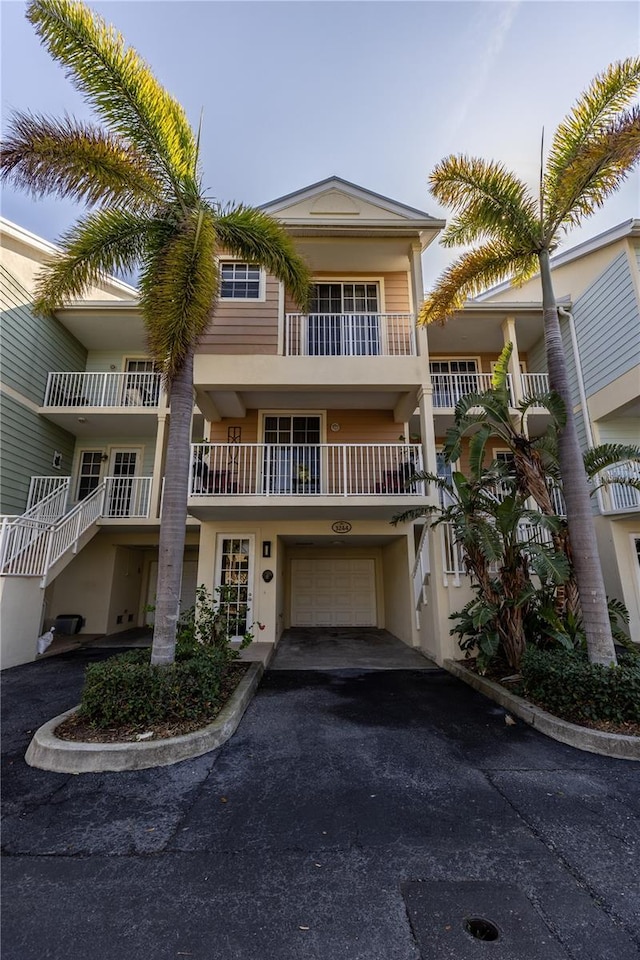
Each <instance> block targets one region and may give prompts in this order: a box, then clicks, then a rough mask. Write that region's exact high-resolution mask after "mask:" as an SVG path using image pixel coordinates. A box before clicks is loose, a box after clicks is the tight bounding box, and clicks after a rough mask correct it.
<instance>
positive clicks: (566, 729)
mask: <svg viewBox="0 0 640 960" xmlns="http://www.w3.org/2000/svg"><path fill="white" fill-rule="evenodd" d="M443 666H444V669H445V670H448V671H449V673H452V674H453V675H454V677H457V678H458V679H459V680H462V681H464V683H468V684H469V686H470V687H473V689H474V690H477V691H478V692H479V693H483V694H484V695H485V697H489V699H490V700H494V701H495V702H496V703H499V704H500V706H501V707H504V708H505V709H506V710H509V712H510V713H513V714H515V716H516V717H520V719H521V720H524V722H525V723H528V724H529V725H530V726H532V727H534V728H535V729H536V730H539V731H540V733H544V734H545V735H546V736H547V737H551V738H552V739H553V740H559V741H560V743H567V744H569V746H571V747H576V748H577V749H578V750H586V751H587V752H588V753H599V754H601V755H602V756H604V757H613V758H614V759H616V760H640V737H631V736H627V735H625V734H621V733H604V732H603V731H601V730H591V729H590V728H589V727H581V726H578V724H576V723H569V722H568V721H567V720H561V719H560V717H555V716H554V715H553V714H551V713H547V711H546V710H543V709H542V707H536V706H535V705H534V704H532V703H529V701H528V700H523V699H522V697H518V696H516V694H515V693H509V691H508V690H505V688H504V687H502V686H501V685H500V684H499V683H494V681H493V680H487V678H486V677H481V676H479V675H478V674H477V673H473V672H472V671H471V670H467V668H466V667H464V666H462V665H461V663H460V662H459V661H457V660H445V661H444V664H443Z"/></svg>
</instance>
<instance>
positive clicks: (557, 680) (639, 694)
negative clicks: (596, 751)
mask: <svg viewBox="0 0 640 960" xmlns="http://www.w3.org/2000/svg"><path fill="white" fill-rule="evenodd" d="M521 673H522V681H523V692H524V694H525V696H527V697H530V698H531V699H532V700H533V701H535V702H536V703H540V704H541V705H543V706H544V707H545V708H546V709H547V710H549V712H550V713H554V714H556V715H557V716H560V717H563V718H564V719H565V720H570V721H572V722H574V723H580V722H583V721H585V720H587V721H589V720H610V721H613V722H615V723H622V722H624V721H632V722H635V723H640V660H639V659H638V658H634V657H625V656H624V655H623V656H622V657H621V658H620V663H619V665H618V666H617V667H605V666H602V665H600V664H595V663H589V662H588V660H587V658H586V655H585V654H584V653H582V652H580V651H575V652H569V651H565V650H557V649H556V650H538V649H536V648H535V647H528V648H527V650H526V652H525V654H524V656H523V658H522V663H521Z"/></svg>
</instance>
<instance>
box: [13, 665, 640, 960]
mask: <svg viewBox="0 0 640 960" xmlns="http://www.w3.org/2000/svg"><path fill="white" fill-rule="evenodd" d="M105 655H106V652H105V651H97V650H93V651H92V650H86V651H81V652H78V653H73V654H65V655H63V656H60V657H54V658H51V659H45V660H42V661H40V662H38V663H33V664H27V665H25V666H22V667H15V668H13V669H11V670H7V671H5V672H4V674H3V675H2V678H1V680H2V688H3V697H2V711H3V735H4V752H3V756H2V775H3V776H2V785H3V795H4V796H3V799H4V823H3V844H4V866H3V870H2V881H3V885H4V891H3V900H2V908H3V911H2V921H3V935H2V956H3V960H63V958H64V960H87V958H88V957H89V958H91V960H122V958H124V957H126V958H129V957H132V958H134V957H135V958H144V960H147V958H149V960H151V958H153V960H175V958H185V957H186V958H194V960H267V958H268V960H445V958H446V960H453V958H455V960H472V958H473V960H477V958H483V957H489V956H491V958H492V960H638V958H639V957H640V917H639V912H638V903H639V902H640V882H639V868H638V864H639V862H640V802H639V799H638V768H637V764H633V763H631V762H627V761H614V760H610V759H607V758H604V757H598V756H594V755H591V754H585V753H580V752H578V751H576V750H574V749H572V748H571V747H566V746H563V745H561V744H558V743H555V742H553V741H550V740H547V739H545V738H544V737H543V736H541V735H540V734H538V733H536V732H535V731H533V730H531V729H530V728H529V727H526V726H524V725H522V724H520V723H518V724H516V725H515V726H509V725H507V724H506V723H505V719H504V713H503V711H502V710H501V709H500V708H497V707H496V706H495V705H494V704H493V703H491V702H490V701H488V700H486V699H485V698H484V697H482V696H481V695H480V694H478V693H476V692H475V691H473V690H471V689H470V688H469V687H466V686H465V685H463V684H462V683H460V682H459V681H457V680H456V679H455V678H453V677H451V676H450V675H449V674H447V673H444V672H443V671H439V670H388V671H380V670H378V671H364V670H362V671H357V670H348V671H344V670H341V671H334V672H331V671H326V672H322V671H318V670H316V671H287V670H271V671H269V672H268V673H267V674H266V676H265V678H264V680H263V682H262V685H261V687H260V688H259V691H258V694H257V696H256V698H255V699H254V701H253V703H252V704H251V706H250V707H249V709H248V711H247V713H246V714H245V717H244V719H243V721H242V723H241V724H240V727H239V728H238V731H237V733H236V734H235V736H234V737H233V739H232V740H230V741H229V742H228V743H227V744H225V745H224V746H223V747H221V748H220V749H218V750H216V751H214V752H213V753H211V754H208V755H207V756H204V757H200V758H198V759H196V760H189V761H185V762H183V763H180V764H177V765H176V766H174V767H166V768H160V769H154V770H144V771H139V772H135V773H122V774H95V775H93V774H87V775H83V776H76V777H74V776H67V775H62V774H53V773H46V772H44V771H40V770H34V769H32V768H30V767H27V766H26V764H25V763H24V760H23V756H24V750H25V749H26V746H27V744H28V742H29V740H30V737H31V733H32V731H33V730H34V729H35V728H36V727H37V726H38V725H39V724H41V723H43V722H44V721H45V720H46V719H48V718H49V717H51V716H53V715H55V714H57V713H61V712H62V711H63V710H64V709H66V708H67V707H70V706H71V705H72V704H74V703H76V702H77V701H78V696H79V691H80V687H81V684H82V673H83V669H84V666H85V664H86V663H87V662H89V661H91V660H92V659H99V658H102V657H104V656H105ZM473 917H480V919H487V920H490V921H493V922H494V923H495V924H496V925H497V928H498V932H499V939H498V941H495V942H492V943H486V942H484V941H480V940H476V939H474V938H473V937H472V936H471V935H470V933H468V932H467V931H466V930H465V921H466V920H468V919H469V918H473Z"/></svg>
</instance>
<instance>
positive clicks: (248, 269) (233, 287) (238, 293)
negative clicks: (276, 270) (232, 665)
mask: <svg viewBox="0 0 640 960" xmlns="http://www.w3.org/2000/svg"><path fill="white" fill-rule="evenodd" d="M260 275H261V270H260V267H259V266H258V265H257V264H255V263H236V262H235V261H227V262H224V261H223V262H222V263H221V264H220V299H221V300H260V299H261V289H260V286H261V284H260V280H261V276H260Z"/></svg>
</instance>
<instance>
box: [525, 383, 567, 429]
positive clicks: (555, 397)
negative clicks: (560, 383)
mask: <svg viewBox="0 0 640 960" xmlns="http://www.w3.org/2000/svg"><path fill="white" fill-rule="evenodd" d="M533 407H542V408H543V409H545V410H546V411H547V412H548V413H549V414H551V416H552V418H553V421H554V426H555V428H556V429H557V428H560V429H562V427H564V425H565V423H566V422H567V410H566V407H565V405H564V401H563V399H562V397H561V396H560V394H558V393H556V391H555V390H549V391H547V392H546V393H536V394H531V395H530V396H526V397H523V398H522V400H521V401H520V403H519V404H518V412H519V413H520V419H521V422H522V423H524V420H525V418H526V416H527V414H528V413H529V411H530V410H531V409H532V408H533Z"/></svg>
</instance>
